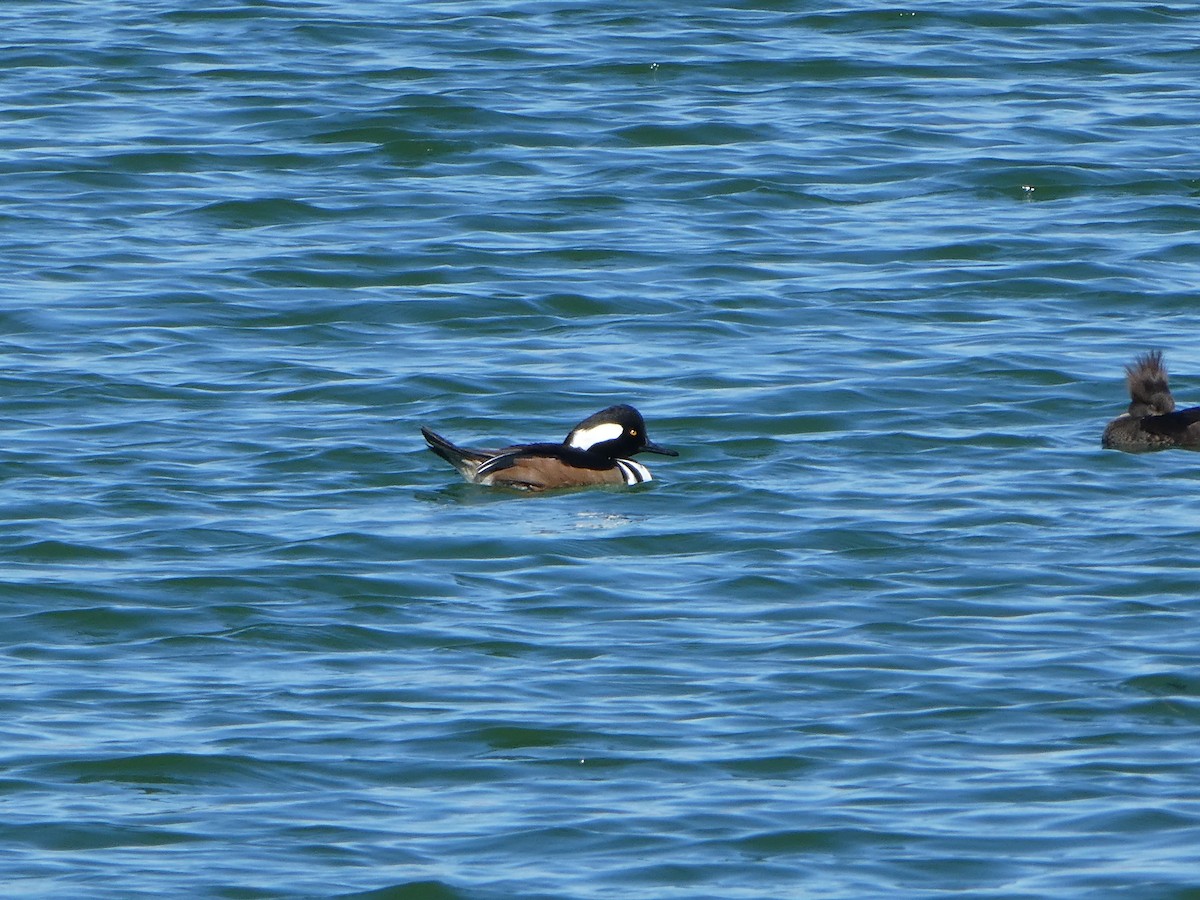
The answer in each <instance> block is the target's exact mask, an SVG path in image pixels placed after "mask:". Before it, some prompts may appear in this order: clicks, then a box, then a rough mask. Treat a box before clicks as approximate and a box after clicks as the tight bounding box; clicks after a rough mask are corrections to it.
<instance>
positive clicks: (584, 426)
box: [421, 404, 679, 491]
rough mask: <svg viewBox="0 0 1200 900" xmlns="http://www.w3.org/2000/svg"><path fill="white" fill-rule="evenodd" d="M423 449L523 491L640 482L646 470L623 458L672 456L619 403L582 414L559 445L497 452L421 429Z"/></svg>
mask: <svg viewBox="0 0 1200 900" xmlns="http://www.w3.org/2000/svg"><path fill="white" fill-rule="evenodd" d="M421 434H423V435H425V441H426V443H428V444H429V449H430V450H432V451H433V452H434V453H436V454H437V455H438V456H440V457H441V458H442V459H444V460H446V461H447V462H448V463H450V465H452V466H454V468H456V469H458V471H459V472H460V473H461V474H462V476H463V478H465V479H466V480H467V481H470V482H473V483H475V484H487V485H496V486H498V487H510V488H518V489H521V490H527V491H544V490H549V489H551V488H567V487H586V486H589V485H598V484H612V485H617V484H641V483H642V482H643V481H650V480H651V477H650V470H649V469H647V468H646V467H645V466H643V465H642V464H641V463H638V462H634V461H633V460H632V459H629V458H628V457H630V456H633V455H634V454H635V453H661V454H662V455H663V456H678V455H679V454H678V453H677V452H676V451H674V450H668V449H667V448H666V447H660V446H659V445H658V444H655V443H654V442H653V441H651V440H650V439H649V438H648V437H647V436H646V422H645V420H643V419H642V414H641V413H639V412H638V411H637V410H636V409H634V408H633V407H632V406H626V405H625V404H620V405H618V406H610V407H608V409H602V410H600V412H598V413H596V414H594V415H591V416H588V417H587V418H586V419H584V420H583V421H582V422H580V423H579V424H578V425H576V426H575V427H574V428H572V429H571V433H570V434H568V435H567V437H566V439H565V440H564V441H563V442H562V443H561V444H554V443H545V444H515V445H513V446H511V447H504V448H503V449H500V450H474V449H470V448H467V447H459V446H457V445H456V444H452V443H451V442H450V441H448V440H446V439H445V438H444V437H442V436H441V435H440V434H437V433H436V432H434V431H431V430H430V429H428V428H424V427H422V428H421Z"/></svg>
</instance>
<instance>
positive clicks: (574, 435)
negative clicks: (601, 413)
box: [567, 422, 625, 450]
mask: <svg viewBox="0 0 1200 900" xmlns="http://www.w3.org/2000/svg"><path fill="white" fill-rule="evenodd" d="M624 433H625V429H624V428H622V427H621V426H620V425H618V424H617V423H616V422H602V423H600V424H599V425H593V426H592V427H591V428H578V429H576V430H575V431H572V432H571V436H570V438H569V439H568V440H567V446H569V447H575V448H576V449H578V450H591V449H592V448H593V447H595V446H596V445H597V444H603V443H604V442H605V441H615V440H616V439H617V438H619V437H620V436H621V435H623V434H624Z"/></svg>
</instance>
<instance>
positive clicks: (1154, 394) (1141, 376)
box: [1125, 350, 1175, 416]
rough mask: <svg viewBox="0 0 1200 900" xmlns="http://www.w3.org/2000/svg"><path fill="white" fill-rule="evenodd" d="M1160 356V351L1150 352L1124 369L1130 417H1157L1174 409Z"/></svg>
mask: <svg viewBox="0 0 1200 900" xmlns="http://www.w3.org/2000/svg"><path fill="white" fill-rule="evenodd" d="M1162 356H1163V355H1162V351H1161V350H1151V351H1150V352H1148V353H1143V354H1142V355H1141V356H1139V357H1138V358H1137V359H1135V360H1134V361H1133V362H1132V363H1131V364H1129V365H1128V366H1126V367H1125V382H1126V383H1127V384H1128V385H1129V398H1130V403H1129V414H1130V415H1131V416H1159V415H1162V414H1163V413H1169V412H1171V411H1172V410H1174V409H1175V399H1174V398H1173V397H1172V396H1171V388H1170V386H1169V385H1168V383H1167V368H1166V366H1164V365H1163V358H1162Z"/></svg>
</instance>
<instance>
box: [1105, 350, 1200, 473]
mask: <svg viewBox="0 0 1200 900" xmlns="http://www.w3.org/2000/svg"><path fill="white" fill-rule="evenodd" d="M1125 381H1126V383H1127V384H1128V385H1129V397H1130V401H1129V412H1127V413H1123V414H1122V415H1120V416H1117V418H1115V419H1113V420H1112V421H1111V422H1109V423H1108V427H1107V428H1105V429H1104V437H1103V438H1101V439H1100V444H1101V446H1103V447H1106V448H1108V449H1111V450H1124V451H1125V452H1127V453H1140V452H1144V451H1146V450H1166V449H1167V448H1169V447H1189V448H1191V449H1194V450H1200V406H1193V407H1191V408H1190V409H1181V410H1176V409H1175V398H1173V397H1172V396H1171V388H1170V386H1169V385H1168V384H1167V370H1166V367H1165V366H1164V365H1163V358H1162V352H1161V351H1159V350H1152V351H1150V352H1149V353H1143V354H1142V355H1141V356H1139V357H1138V358H1137V359H1135V360H1134V361H1133V362H1132V363H1131V364H1130V365H1128V366H1126V367H1125Z"/></svg>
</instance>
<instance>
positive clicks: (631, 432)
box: [629, 428, 637, 437]
mask: <svg viewBox="0 0 1200 900" xmlns="http://www.w3.org/2000/svg"><path fill="white" fill-rule="evenodd" d="M629 436H630V437H637V429H636V428H630V429H629Z"/></svg>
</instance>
